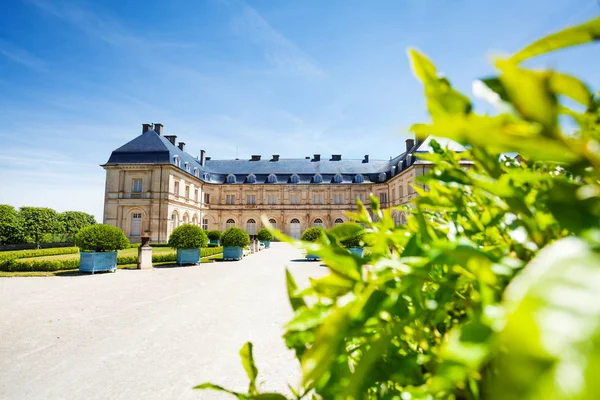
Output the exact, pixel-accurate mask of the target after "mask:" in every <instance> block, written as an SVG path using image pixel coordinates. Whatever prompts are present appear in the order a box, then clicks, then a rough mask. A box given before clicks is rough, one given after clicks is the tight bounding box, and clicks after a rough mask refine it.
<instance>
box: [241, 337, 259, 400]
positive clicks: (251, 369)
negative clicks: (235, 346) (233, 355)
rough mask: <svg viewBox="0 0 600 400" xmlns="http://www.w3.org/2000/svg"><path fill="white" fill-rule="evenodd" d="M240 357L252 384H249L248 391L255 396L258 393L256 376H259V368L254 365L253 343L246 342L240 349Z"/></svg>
mask: <svg viewBox="0 0 600 400" xmlns="http://www.w3.org/2000/svg"><path fill="white" fill-rule="evenodd" d="M240 357H241V358H242V365H243V366H244V369H245V370H246V374H247V375H248V379H250V385H249V386H248V393H249V394H250V395H251V396H253V395H255V394H257V393H258V392H257V390H256V377H257V376H258V369H257V368H256V365H254V356H253V355H252V343H250V342H246V344H244V346H243V347H242V349H241V350H240Z"/></svg>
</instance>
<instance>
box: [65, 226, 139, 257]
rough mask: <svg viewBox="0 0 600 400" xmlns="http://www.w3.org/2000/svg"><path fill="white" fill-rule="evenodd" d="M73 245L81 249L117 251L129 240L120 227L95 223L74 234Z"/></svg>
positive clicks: (126, 245)
mask: <svg viewBox="0 0 600 400" xmlns="http://www.w3.org/2000/svg"><path fill="white" fill-rule="evenodd" d="M75 246H77V247H79V249H80V250H81V251H97V252H103V251H117V250H121V249H126V248H127V247H129V240H127V236H125V234H124V233H123V231H122V230H121V229H119V228H117V227H114V226H111V225H106V224H97V225H91V226H88V227H85V228H83V229H81V230H80V231H79V232H78V233H77V234H76V235H75Z"/></svg>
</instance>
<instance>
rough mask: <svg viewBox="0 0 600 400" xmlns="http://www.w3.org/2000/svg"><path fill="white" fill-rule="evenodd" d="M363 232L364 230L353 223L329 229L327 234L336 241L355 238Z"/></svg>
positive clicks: (345, 223)
mask: <svg viewBox="0 0 600 400" xmlns="http://www.w3.org/2000/svg"><path fill="white" fill-rule="evenodd" d="M363 230H364V228H363V227H362V226H360V225H359V224H357V223H355V222H344V223H343V224H339V225H336V226H334V227H333V228H331V229H329V230H328V231H327V233H329V234H330V235H331V236H333V237H334V238H336V239H338V240H344V239H347V238H349V237H352V236H356V235H357V234H359V233H360V232H362V231H363Z"/></svg>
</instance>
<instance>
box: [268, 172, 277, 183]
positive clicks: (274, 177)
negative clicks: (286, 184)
mask: <svg viewBox="0 0 600 400" xmlns="http://www.w3.org/2000/svg"><path fill="white" fill-rule="evenodd" d="M268 182H269V183H277V176H275V174H271V175H269V180H268Z"/></svg>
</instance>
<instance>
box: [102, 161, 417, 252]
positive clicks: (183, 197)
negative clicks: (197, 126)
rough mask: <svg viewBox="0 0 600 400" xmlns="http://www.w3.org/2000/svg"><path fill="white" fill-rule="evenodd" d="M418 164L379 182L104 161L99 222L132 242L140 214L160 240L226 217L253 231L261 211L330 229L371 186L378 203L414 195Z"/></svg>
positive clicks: (281, 224)
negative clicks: (213, 173) (261, 178)
mask: <svg viewBox="0 0 600 400" xmlns="http://www.w3.org/2000/svg"><path fill="white" fill-rule="evenodd" d="M426 168H427V167H426V166H422V165H418V164H416V165H413V166H411V167H409V168H407V169H406V170H404V171H402V172H401V173H399V174H397V175H396V176H394V177H392V178H391V179H390V180H388V181H386V182H384V183H381V184H372V183H362V184H329V183H327V184H324V183H321V184H209V183H203V182H202V181H201V180H199V179H198V178H196V177H195V176H193V175H192V174H187V173H186V172H184V171H182V170H181V169H178V168H176V167H174V166H171V165H116V166H113V165H110V166H105V169H106V188H105V189H106V192H105V202H104V223H106V224H110V225H113V226H117V227H119V228H121V229H123V231H124V232H125V234H126V235H127V236H128V237H129V239H130V240H132V241H137V240H139V236H132V231H131V229H132V219H133V215H134V214H136V215H139V214H141V234H142V235H144V234H149V235H150V236H151V240H152V241H153V242H166V241H167V240H168V237H169V235H170V233H171V231H172V230H173V228H175V227H177V226H179V225H181V224H184V223H193V224H196V225H200V226H203V227H204V228H207V229H209V230H212V229H218V230H221V231H222V230H224V229H225V228H226V223H227V221H228V220H233V221H234V222H235V226H237V227H240V228H243V229H247V227H248V225H247V224H248V221H249V220H254V221H255V229H256V231H258V230H259V229H261V228H262V227H264V225H263V223H262V221H261V217H262V216H263V215H264V216H266V218H267V219H272V220H274V221H275V222H276V226H277V228H278V229H280V230H283V231H284V232H285V233H287V234H291V233H292V230H291V229H292V225H291V222H292V220H294V219H297V220H298V221H299V222H300V231H304V230H305V229H306V228H308V227H309V226H312V225H314V224H315V220H317V219H320V220H321V221H322V223H323V226H324V227H325V228H330V227H332V226H333V225H334V224H335V221H336V220H338V219H340V220H342V221H347V220H348V218H347V217H346V216H345V212H346V211H355V210H356V199H360V200H362V201H363V202H364V203H365V204H367V205H368V203H369V195H370V194H371V193H373V194H374V195H375V196H377V197H378V198H379V199H380V202H381V204H382V206H383V207H392V206H398V205H402V204H406V203H408V202H409V201H410V200H411V199H412V198H413V197H415V196H416V193H415V192H414V190H413V188H412V187H411V184H414V182H415V178H416V177H417V176H419V175H422V174H424V173H426V172H427V170H426ZM135 179H138V180H140V179H141V182H142V183H141V192H135V191H134V180H135ZM138 190H139V187H138ZM228 195H229V196H235V203H234V204H228V197H227V196H228ZM231 200H232V198H231V197H229V203H231ZM252 203H254V204H252ZM269 203H273V204H269ZM337 203H339V204H337ZM393 215H394V219H395V221H396V222H397V223H398V224H399V223H402V222H404V220H403V216H402V213H401V212H399V211H394V213H393Z"/></svg>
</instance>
